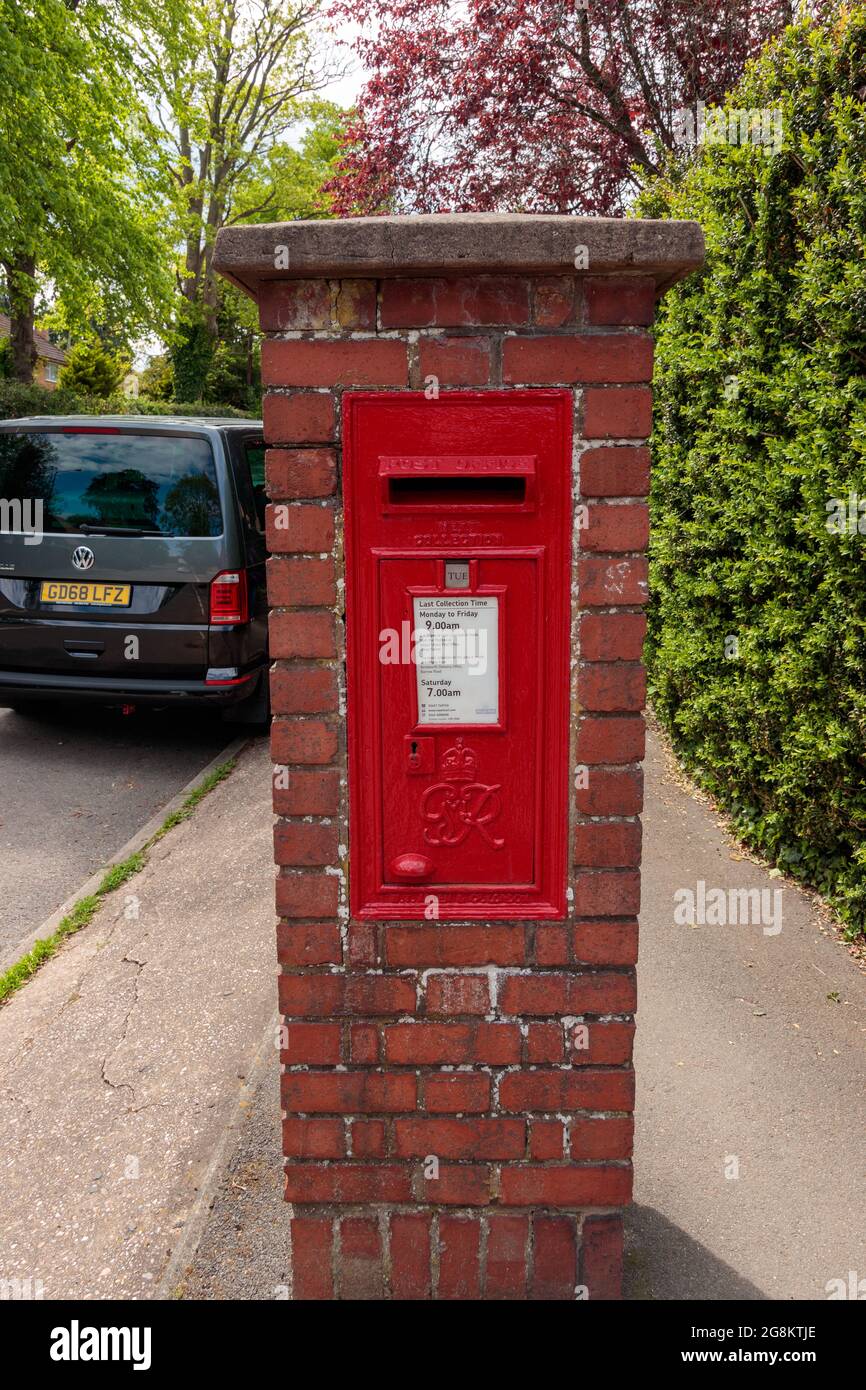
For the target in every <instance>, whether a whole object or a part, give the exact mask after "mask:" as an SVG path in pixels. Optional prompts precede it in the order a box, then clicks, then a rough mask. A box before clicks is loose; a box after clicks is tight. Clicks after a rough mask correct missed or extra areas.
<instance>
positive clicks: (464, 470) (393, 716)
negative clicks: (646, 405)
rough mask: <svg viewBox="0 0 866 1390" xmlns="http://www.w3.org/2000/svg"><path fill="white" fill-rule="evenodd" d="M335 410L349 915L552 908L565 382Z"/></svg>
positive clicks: (563, 577) (562, 611)
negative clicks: (339, 424) (340, 423)
mask: <svg viewBox="0 0 866 1390" xmlns="http://www.w3.org/2000/svg"><path fill="white" fill-rule="evenodd" d="M343 405H344V448H345V453H344V473H345V476H344V496H345V526H346V535H345V544H346V621H347V666H348V709H347V721H348V730H349V787H350V825H349V838H350V880H351V910H352V912H353V914H354V915H355V916H360V917H390V918H417V919H420V918H425V917H426V918H433V919H436V918H442V919H455V918H460V919H474V918H483V919H489V918H547V917H562V916H563V915H564V913H565V886H566V864H567V844H568V815H567V798H568V747H569V737H568V732H569V694H568V692H569V615H570V594H569V574H570V558H571V555H570V552H571V542H570V536H571V398H570V395H569V393H568V392H567V391H543V390H540V391H514V392H454V393H448V394H443V395H442V396H440V397H439V399H438V400H428V399H426V398H425V397H424V396H423V395H419V394H415V393H405V394H401V395H399V396H397V395H386V394H379V393H375V394H374V393H367V392H354V393H347V394H346V395H345V396H344V398H343Z"/></svg>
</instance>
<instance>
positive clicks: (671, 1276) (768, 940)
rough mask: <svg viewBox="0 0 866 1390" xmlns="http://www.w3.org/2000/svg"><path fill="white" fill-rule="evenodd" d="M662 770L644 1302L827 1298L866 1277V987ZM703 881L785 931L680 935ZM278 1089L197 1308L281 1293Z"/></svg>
mask: <svg viewBox="0 0 866 1390" xmlns="http://www.w3.org/2000/svg"><path fill="white" fill-rule="evenodd" d="M646 771H647V805H646V815H645V847H644V910H643V913H642V915H641V931H642V941H641V961H640V966H639V971H638V980H639V994H640V1001H639V1011H638V1030H637V1077H638V1112H637V1135H636V1156H635V1162H636V1193H635V1205H634V1207H633V1208H632V1210H631V1212H630V1215H629V1219H628V1241H627V1256H626V1296H627V1297H628V1298H630V1299H695V1300H718V1299H735V1300H749V1301H750V1300H756V1299H783V1300H788V1299H792V1298H805V1299H809V1300H818V1299H824V1298H826V1297H827V1290H826V1288H825V1285H826V1283H827V1281H828V1280H829V1279H832V1278H845V1279H846V1280H847V1276H848V1271H849V1270H851V1269H856V1270H858V1271H859V1276H860V1278H864V1277H866V1248H864V1217H863V1202H862V1192H863V1176H864V1157H863V1153H864V1145H863V1139H864V1119H866V1085H864V1083H866V1055H864V1049H866V978H864V976H863V974H862V973H861V971H860V970H859V969H858V967H857V966H856V965H855V964H854V963H853V962H852V961H851V960H850V958H849V956H848V954H847V953H846V951H845V949H844V947H842V946H841V945H840V944H839V943H838V942H837V941H836V940H834V939H833V938H832V936H831V935H829V934H828V935H824V934H823V933H822V930H821V928H822V926H823V927H824V931H826V930H827V927H826V924H825V922H824V917H823V914H822V913H821V911H820V910H819V908H818V906H817V905H816V901H815V900H814V899H813V898H812V897H811V896H810V895H808V894H805V893H802V892H800V891H799V890H798V889H796V888H793V887H791V886H789V885H788V884H787V883H786V882H785V881H784V880H779V879H774V878H770V876H769V875H768V873H767V871H766V870H765V869H763V868H761V867H760V866H759V865H756V864H752V863H750V862H749V860H748V859H747V858H743V857H742V856H741V852H740V850H739V849H738V847H737V846H736V845H735V844H734V843H733V842H731V841H729V839H728V837H727V836H726V835H725V833H724V831H723V830H722V828H721V826H720V825H719V824H718V823H717V817H716V816H715V815H714V814H713V812H712V810H711V808H710V807H709V806H708V805H707V804H706V803H705V802H702V801H701V800H700V799H697V798H695V796H694V795H693V794H692V792H691V790H690V788H689V786H688V784H687V783H686V782H685V780H684V779H683V778H682V776H681V774H679V772H678V771H677V769H676V765H675V764H673V763H672V762H670V761H669V759H668V758H667V757H666V755H665V752H664V749H663V747H662V745H661V743H660V741H659V739H658V738H657V737H651V739H650V744H649V756H648V761H647V769H646ZM700 879H703V880H704V883H705V885H706V888H707V890H709V888H711V887H714V886H719V887H724V888H725V889H727V888H729V887H733V888H741V887H742V888H759V889H764V890H766V891H768V892H775V891H776V890H777V889H778V888H779V887H780V884H781V885H782V892H783V898H782V909H783V916H782V930H781V932H780V933H779V934H778V935H776V936H768V935H764V932H763V925H762V924H758V925H756V926H755V925H744V926H733V925H732V926H726V927H721V926H720V927H710V926H703V927H701V926H696V927H686V926H676V925H675V924H674V894H675V892H676V891H677V889H678V888H683V887H688V886H689V885H691V886H692V888H693V889H696V885H697V882H698V880H700ZM770 902H771V903H772V899H770ZM835 994H838V997H839V1002H838V1003H837V1002H836V1001H835V999H833V998H828V996H832V995H835ZM277 1084H278V1078H277V1067H276V1063H274V1065H273V1066H272V1067H271V1070H270V1073H269V1074H268V1075H266V1076H265V1077H264V1078H263V1080H262V1083H261V1086H260V1087H259V1090H258V1094H257V1096H256V1098H255V1100H254V1102H253V1104H252V1105H251V1107H250V1110H249V1113H248V1116H247V1118H246V1119H245V1120H244V1123H243V1126H242V1128H241V1132H240V1136H239V1141H238V1147H237V1150H236V1152H235V1155H234V1157H233V1160H232V1162H231V1164H230V1166H229V1170H228V1172H227V1173H226V1175H225V1178H224V1181H223V1183H222V1186H221V1189H220V1191H219V1193H218V1196H217V1199H216V1201H215V1203H214V1210H213V1218H212V1221H211V1223H210V1225H209V1227H208V1229H207V1231H206V1233H205V1236H204V1239H203V1240H202V1243H201V1246H200V1247H199V1250H198V1252H197V1254H196V1257H195V1259H194V1260H193V1262H192V1268H191V1270H190V1271H189V1273H188V1275H187V1277H186V1279H185V1282H184V1289H183V1292H184V1296H186V1297H189V1298H213V1299H230V1298H231V1299H233V1298H264V1299H266V1298H272V1297H279V1296H281V1294H280V1293H275V1292H274V1290H278V1289H280V1288H281V1287H282V1286H283V1280H284V1279H287V1278H288V1275H287V1274H286V1273H284V1270H285V1249H286V1241H287V1219H288V1209H287V1207H286V1204H285V1203H284V1202H283V1200H282V1197H281V1182H280V1179H279V1172H278V1169H279V1166H280V1145H279V1135H278V1132H277V1122H278V1114H279V1112H278V1105H277ZM726 1172H727V1173H729V1174H731V1175H733V1173H734V1172H738V1173H739V1176H738V1177H733V1176H726Z"/></svg>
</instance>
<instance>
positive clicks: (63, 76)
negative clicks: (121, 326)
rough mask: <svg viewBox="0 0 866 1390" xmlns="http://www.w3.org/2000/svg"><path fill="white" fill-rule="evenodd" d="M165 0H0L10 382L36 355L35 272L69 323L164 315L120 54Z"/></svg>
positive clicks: (136, 101)
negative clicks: (138, 26)
mask: <svg viewBox="0 0 866 1390" xmlns="http://www.w3.org/2000/svg"><path fill="white" fill-rule="evenodd" d="M175 3H177V0H168V3H167V4H162V3H161V4H160V5H158V6H157V5H154V6H153V7H151V5H150V3H149V0H86V3H84V0H33V2H32V3H29V4H21V3H15V0H0V52H2V54H3V61H2V63H0V265H2V269H3V273H4V276H5V280H6V293H7V298H8V303H9V309H10V317H11V320H12V326H11V342H12V354H13V373H14V375H15V376H16V377H17V378H18V379H19V380H20V381H24V382H29V381H30V380H32V375H33V367H34V363H35V361H36V351H35V342H34V318H35V311H36V297H37V293H38V289H39V283H40V279H42V280H46V281H49V282H50V283H51V284H53V286H54V287H55V290H56V293H57V294H58V296H60V297H61V298H62V300H63V301H64V306H65V313H66V318H67V321H68V322H70V323H72V324H75V323H82V324H83V323H86V322H87V321H88V320H90V319H94V318H96V319H99V320H100V321H114V322H121V321H122V322H124V323H125V324H126V325H127V327H128V328H129V329H130V330H132V329H134V327H135V326H136V325H137V324H147V325H148V326H152V325H153V324H155V323H159V322H163V315H164V310H165V307H166V304H167V293H168V290H169V281H168V279H167V276H166V269H167V265H168V257H167V254H166V252H167V247H166V244H165V241H164V229H163V228H162V227H161V225H160V224H161V219H160V217H159V215H158V212H157V209H156V207H155V206H154V203H153V200H152V199H151V198H150V197H148V194H147V189H146V187H145V183H144V181H143V178H142V176H141V175H142V168H141V165H142V161H143V160H144V158H145V151H144V146H143V144H142V142H141V140H140V139H139V138H138V136H137V134H136V125H135V118H136V115H137V114H140V112H141V110H142V109H143V108H142V107H141V105H140V97H139V95H138V94H137V93H136V91H135V89H134V87H133V83H132V81H131V80H130V67H131V64H130V56H129V55H130V45H131V43H132V37H131V35H132V29H133V27H134V26H135V25H136V24H143V23H154V22H155V17H156V16H159V17H160V22H162V16H163V15H164V14H167V13H171V11H172V9H173V6H174V5H175ZM162 220H164V219H162Z"/></svg>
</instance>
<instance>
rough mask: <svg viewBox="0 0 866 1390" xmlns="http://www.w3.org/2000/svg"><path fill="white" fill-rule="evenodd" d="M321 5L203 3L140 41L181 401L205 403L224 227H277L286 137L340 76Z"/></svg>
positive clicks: (295, 0) (291, 0)
mask: <svg viewBox="0 0 866 1390" xmlns="http://www.w3.org/2000/svg"><path fill="white" fill-rule="evenodd" d="M319 12H320V0H199V3H197V4H194V5H192V6H190V7H189V9H188V11H187V12H186V13H185V14H184V15H183V16H182V17H181V18H179V19H178V21H177V23H176V25H174V26H171V25H169V26H164V27H163V29H162V30H159V31H157V32H156V33H155V34H153V35H144V36H143V42H142V51H141V57H140V59H139V62H140V66H141V67H142V69H143V70H144V71H146V72H148V73H150V74H154V75H155V76H156V78H157V80H158V84H159V100H158V102H157V104H156V106H155V107H154V109H153V111H152V112H151V113H150V117H149V121H150V128H151V132H152V134H153V137H154V139H155V140H156V142H157V144H158V147H159V150H160V154H161V160H162V169H163V174H164V178H165V181H166V190H167V192H168V193H169V196H170V199H171V202H172V206H173V209H174V219H175V221H174V226H175V230H176V232H177V235H178V240H179V241H180V242H181V244H182V246H183V254H182V264H181V267H180V269H179V272H178V277H177V289H178V292H179V297H180V306H179V311H178V314H177V322H176V330H175V341H174V344H173V348H172V358H173V365H174V373H175V389H176V392H177V394H178V396H179V397H181V398H182V399H187V400H194V399H197V398H198V397H200V395H201V393H202V390H203V387H204V382H205V378H206V376H207V371H208V367H209V363H210V357H211V355H212V353H213V349H214V346H215V344H216V341H217V334H218V324H217V315H218V303H219V294H218V288H217V277H216V275H215V272H214V269H213V248H214V243H215V241H216V236H217V233H218V232H219V230H220V228H221V227H223V226H227V225H231V224H233V223H237V222H247V221H253V220H257V219H258V220H264V219H265V218H266V217H277V216H279V215H280V211H281V209H280V197H279V188H278V185H277V183H276V181H275V180H274V179H273V178H272V177H270V175H271V174H272V173H273V172H274V171H275V170H276V169H277V168H278V167H279V164H280V157H281V156H280V151H281V150H282V149H283V147H284V142H285V141H286V138H287V136H288V134H289V132H290V131H291V130H292V129H293V127H296V126H297V125H298V123H299V121H301V120H302V119H303V118H304V117H307V116H309V115H311V114H314V113H315V110H316V103H315V99H314V98H315V93H316V92H317V91H318V90H319V89H320V88H321V87H323V86H324V85H326V83H327V82H329V81H330V80H331V78H332V76H333V75H334V73H335V65H334V63H333V61H332V60H331V59H330V58H329V57H323V56H322V55H321V53H320V51H319V49H318V48H317V33H316V28H315V24H316V20H317V18H318V15H319Z"/></svg>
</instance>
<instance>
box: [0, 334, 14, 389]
mask: <svg viewBox="0 0 866 1390" xmlns="http://www.w3.org/2000/svg"><path fill="white" fill-rule="evenodd" d="M11 375H12V344H11V343H10V341H9V339H8V338H0V381H8V380H9V378H10V377H11Z"/></svg>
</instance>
